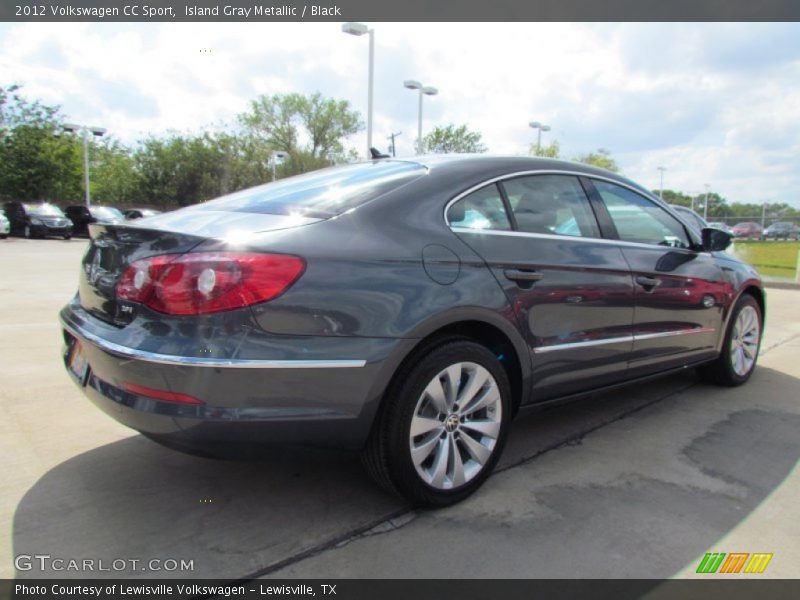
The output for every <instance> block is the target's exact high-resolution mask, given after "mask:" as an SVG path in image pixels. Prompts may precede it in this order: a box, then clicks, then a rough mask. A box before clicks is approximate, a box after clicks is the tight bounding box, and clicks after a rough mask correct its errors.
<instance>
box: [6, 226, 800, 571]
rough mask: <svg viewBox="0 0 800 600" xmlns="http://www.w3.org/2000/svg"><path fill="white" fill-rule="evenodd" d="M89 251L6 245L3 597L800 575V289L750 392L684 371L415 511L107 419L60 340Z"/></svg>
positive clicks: (363, 484) (312, 466)
mask: <svg viewBox="0 0 800 600" xmlns="http://www.w3.org/2000/svg"><path fill="white" fill-rule="evenodd" d="M85 245H86V242H85V240H83V241H81V240H71V241H69V242H64V241H60V240H58V241H57V240H46V241H45V240H22V239H13V238H12V239H9V240H4V241H2V242H0V273H2V277H0V306H1V307H2V310H0V356H2V357H3V359H2V363H0V382H2V383H1V384H0V403H2V413H3V418H2V419H0V469H2V473H3V474H4V483H3V487H2V492H0V529H1V531H2V536H3V537H4V538H5V539H7V540H9V541H10V543H7V544H4V545H3V546H2V549H0V577H14V576H18V577H42V576H51V577H52V576H67V577H86V576H98V577H118V576H140V577H143V576H146V577H174V576H186V577H226V578H237V577H246V576H269V577H582V578H592V577H637V578H643V577H646V578H651V577H652V578H658V577H684V576H687V577H691V576H695V573H694V572H695V569H696V566H697V564H698V562H699V560H700V558H702V556H703V554H704V553H705V552H712V551H713V552H769V553H773V555H774V557H773V559H772V561H771V562H770V563H769V565H768V568H767V569H766V571H765V572H764V573H763V574H762V575H759V577H796V576H797V573H798V570H797V564H799V563H800V543H798V541H797V540H798V539H800V506H798V504H797V501H796V499H797V497H798V495H800V475H798V471H797V462H798V457H800V361H798V356H800V310H798V308H797V307H798V305H800V291H793V290H769V296H768V308H767V312H768V317H767V331H766V336H765V339H764V344H763V346H762V355H761V359H760V367H759V368H758V370H757V371H756V373H755V375H754V376H753V378H752V380H751V381H750V383H749V384H747V385H745V386H743V387H740V388H735V389H723V388H717V387H714V386H710V385H707V384H705V383H701V382H700V381H699V380H698V379H697V378H696V377H695V376H694V374H693V373H692V372H687V373H685V374H681V375H677V376H671V377H668V378H666V379H661V380H657V381H654V382H651V383H648V384H646V385H639V386H636V387H634V388H627V389H624V390H622V391H616V392H613V393H608V394H604V395H597V396H594V397H591V398H588V399H586V400H582V401H580V402H577V403H573V404H571V405H569V406H565V407H562V408H559V409H555V410H551V411H548V412H545V413H540V414H536V415H532V416H529V417H525V418H521V419H518V420H517V422H516V423H515V425H514V428H513V431H512V435H511V439H510V441H509V445H508V447H507V448H506V452H505V454H504V456H503V459H502V461H501V464H500V466H499V472H498V473H496V474H495V475H494V476H493V477H492V478H491V479H490V480H489V481H488V482H487V484H486V485H485V486H484V487H483V488H482V489H481V490H480V491H479V492H478V493H477V494H475V496H473V497H472V498H470V499H468V500H467V501H465V502H463V503H462V504H460V505H458V506H455V507H451V508H448V509H445V510H438V511H415V510H411V509H409V507H407V506H406V505H404V504H403V503H402V502H400V501H398V500H396V499H395V498H393V497H391V496H388V495H386V494H384V493H383V492H382V491H380V490H379V489H377V488H376V487H375V486H374V485H373V484H372V482H371V481H370V480H369V478H368V477H367V475H366V474H365V473H364V472H363V471H362V470H361V467H360V465H359V463H358V461H357V459H356V458H354V457H353V456H351V455H346V454H338V453H333V452H327V451H320V450H316V451H315V450H298V449H286V450H281V451H274V452H273V453H272V454H271V455H269V456H266V457H264V458H263V459H259V460H250V461H244V462H231V461H218V460H208V459H202V458H196V457H192V456H186V455H182V454H179V453H176V452H172V451H170V450H166V449H163V448H161V447H159V446H157V445H155V444H153V443H152V442H149V441H147V440H145V439H143V438H142V437H141V436H138V435H137V434H135V433H134V432H133V431H131V430H128V429H126V428H124V427H123V426H121V425H119V424H118V423H116V422H114V421H113V420H111V419H110V418H108V417H106V416H105V415H104V414H102V413H101V412H100V411H99V410H97V409H95V408H94V407H93V406H92V405H91V404H90V403H89V402H88V401H87V400H86V399H85V398H84V397H83V395H82V394H81V393H80V392H79V391H78V389H77V388H76V387H75V386H74V384H73V383H72V382H71V380H70V379H69V378H68V376H67V375H66V373H65V372H64V369H63V367H62V364H61V357H60V352H61V344H62V341H61V337H60V329H59V326H58V322H57V312H58V310H59V309H60V307H61V306H62V305H63V304H64V303H66V301H67V300H68V299H69V298H70V297H71V296H72V295H73V294H74V292H75V287H76V280H77V269H78V266H79V260H80V256H81V253H82V252H83V250H84V248H85ZM19 555H31V556H33V555H50V556H51V557H53V558H63V559H67V560H70V559H72V560H79V561H82V560H84V559H101V558H102V559H105V561H107V562H106V565H108V564H110V561H112V560H115V559H117V560H124V561H128V562H126V564H125V567H124V568H123V569H121V570H116V571H115V570H112V571H95V572H85V571H54V570H53V569H52V567H51V566H48V567H46V568H45V569H44V570H42V569H41V568H40V565H38V564H33V565H32V567H31V568H30V569H29V570H28V569H27V567H25V568H23V569H16V568H15V560H14V557H16V556H19ZM152 559H158V560H161V561H166V560H170V559H171V560H178V561H180V560H181V559H183V560H188V561H191V562H192V568H191V570H189V569H187V570H184V571H178V572H174V571H166V570H164V569H163V568H162V569H161V570H156V569H158V566H157V565H153V564H149V562H148V561H150V560H152ZM133 560H138V561H140V562H139V563H136V566H131V564H132V563H131V562H130V561H133ZM143 564H145V565H147V566H144V567H143V566H142V565H143ZM160 564H162V565H163V563H160ZM168 564H171V563H168ZM18 566H19V565H18ZM732 576H733V577H735V576H734V575H732ZM739 576H740V577H741V576H742V575H739Z"/></svg>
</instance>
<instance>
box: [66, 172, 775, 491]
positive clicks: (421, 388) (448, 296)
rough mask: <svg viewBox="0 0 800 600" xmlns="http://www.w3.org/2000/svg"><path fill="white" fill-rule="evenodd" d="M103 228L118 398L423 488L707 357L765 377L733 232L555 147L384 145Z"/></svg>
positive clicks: (221, 433)
mask: <svg viewBox="0 0 800 600" xmlns="http://www.w3.org/2000/svg"><path fill="white" fill-rule="evenodd" d="M564 224H567V225H564ZM573 225H574V226H573ZM562 226H563V227H562ZM90 230H91V234H92V240H91V242H90V245H89V249H88V251H87V253H86V255H85V256H84V258H83V264H82V267H81V269H80V270H79V272H78V275H79V285H78V294H77V295H76V296H75V298H74V299H73V300H72V301H71V302H69V303H68V304H67V305H66V306H65V307H64V309H63V310H62V311H61V315H60V317H61V323H62V324H63V335H64V340H65V342H66V345H65V351H64V361H65V366H66V369H67V370H68V372H69V373H70V374H71V375H72V377H73V379H74V380H75V382H76V383H77V385H78V386H79V387H80V388H81V390H82V391H83V392H84V393H85V395H86V396H88V398H89V399H90V400H91V401H92V402H93V403H95V404H96V405H97V406H98V407H99V408H100V409H102V410H103V411H105V412H107V413H108V414H109V415H110V416H112V417H113V418H115V419H117V420H118V421H120V422H121V423H123V424H125V425H127V426H129V427H132V428H133V429H136V430H138V431H140V432H142V433H143V434H144V435H145V436H147V437H149V438H151V439H153V440H156V441H157V442H159V443H161V444H164V445H165V446H168V447H172V448H176V449H179V450H184V451H187V452H202V453H205V454H211V455H225V454H230V453H234V452H235V451H239V450H240V449H241V448H242V447H243V446H252V445H264V444H311V445H314V446H333V447H337V448H348V449H353V450H360V451H361V452H362V453H363V457H364V464H365V466H366V467H367V470H368V471H369V472H370V473H371V474H372V475H373V476H374V477H375V479H376V481H378V482H379V483H380V484H381V485H384V486H385V487H386V488H387V489H390V490H393V491H395V492H397V493H399V494H401V495H402V496H403V497H405V498H406V499H408V500H409V501H411V502H413V503H415V504H420V505H428V506H443V505H447V504H451V503H454V502H457V501H459V500H461V499H463V498H464V497H466V496H467V495H469V494H470V493H472V492H473V491H474V490H475V489H477V488H478V487H479V486H480V485H481V484H482V483H483V482H484V480H485V479H486V478H487V477H488V476H489V474H490V473H491V471H492V469H493V467H494V466H495V464H496V463H497V460H498V458H499V456H500V453H501V452H502V449H503V446H504V445H505V442H506V438H507V436H508V432H509V428H510V423H511V419H512V418H513V417H514V415H516V414H518V413H522V412H528V411H532V410H536V409H541V408H543V407H545V406H550V405H552V404H554V403H557V402H562V401H564V400H567V399H572V398H576V397H579V396H581V395H586V394H590V393H596V392H598V391H600V390H604V389H609V388H611V387H614V386H617V385H619V384H622V383H636V382H642V381H644V380H646V379H648V378H650V377H653V376H656V375H662V374H667V373H673V372H681V371H683V370H685V369H686V368H689V367H697V368H698V369H699V371H700V373H702V375H703V376H704V377H706V378H708V379H710V380H712V381H715V382H717V383H719V384H722V385H730V386H732V385H739V384H743V383H744V382H746V381H747V380H748V379H749V377H750V376H751V374H752V373H753V370H754V368H755V365H756V358H757V356H758V349H759V344H760V341H761V335H762V324H763V315H764V295H763V290H762V285H761V281H760V279H759V276H758V274H757V273H756V271H755V270H754V269H753V268H751V267H749V266H748V265H746V264H744V263H742V262H740V261H738V260H737V259H735V258H734V257H732V256H728V255H727V254H725V253H723V252H721V251H722V250H724V249H725V248H726V247H727V246H728V244H729V243H730V239H731V238H730V235H728V234H726V233H725V232H722V231H719V230H716V229H709V228H705V229H703V230H702V231H696V230H695V229H693V228H691V227H688V226H686V225H685V224H684V223H683V222H682V221H680V220H679V219H677V218H676V217H675V216H674V214H673V213H672V211H671V209H670V208H669V207H668V206H667V205H666V204H664V203H663V202H661V201H660V200H659V199H658V198H657V197H655V196H653V195H652V194H651V193H650V192H649V191H647V190H646V189H645V188H643V187H641V186H639V185H637V184H635V183H633V182H631V181H629V180H627V179H625V178H623V177H620V176H617V175H613V174H611V173H608V172H607V171H604V170H601V169H596V168H593V167H590V166H587V165H579V164H575V163H568V162H562V161H556V160H549V159H542V158H525V157H511V158H502V157H486V156H468V157H465V156H460V157H457V156H449V157H448V156H440V157H430V158H425V157H420V158H417V159H415V160H391V159H389V160H378V161H373V162H369V163H360V164H354V165H347V166H342V167H335V168H330V169H325V170H321V171H316V172H312V173H307V174H305V175H300V176H297V177H291V178H287V179H283V180H281V181H279V182H275V183H270V184H267V185H263V186H260V187H255V188H252V189H248V190H243V191H240V192H237V193H235V194H231V195H229V196H224V197H222V198H219V199H217V200H213V201H210V202H206V203H203V204H199V205H195V206H191V207H187V208H184V209H181V210H177V211H175V212H171V213H166V214H163V215H158V216H155V217H152V218H150V219H147V220H146V221H139V222H130V221H129V222H126V223H119V224H114V225H100V224H94V225H92V226H91V227H90ZM561 230H564V231H567V233H559V231H561Z"/></svg>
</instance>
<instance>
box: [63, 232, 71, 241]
mask: <svg viewBox="0 0 800 600" xmlns="http://www.w3.org/2000/svg"><path fill="white" fill-rule="evenodd" d="M71 237H72V234H71V233H68V234H67V235H65V236H64V239H65V240H68V239H70V238H71Z"/></svg>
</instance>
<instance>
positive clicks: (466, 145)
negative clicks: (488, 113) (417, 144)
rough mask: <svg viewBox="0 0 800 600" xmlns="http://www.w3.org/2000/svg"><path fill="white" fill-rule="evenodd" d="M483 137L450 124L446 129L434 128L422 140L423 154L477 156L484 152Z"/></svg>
mask: <svg viewBox="0 0 800 600" xmlns="http://www.w3.org/2000/svg"><path fill="white" fill-rule="evenodd" d="M482 138H483V136H482V135H481V134H480V133H478V132H477V131H470V130H469V129H467V126H466V125H461V126H460V127H456V126H455V125H453V124H452V123H451V124H450V125H448V126H447V127H436V128H434V129H433V131H431V132H430V133H429V134H428V135H426V136H425V137H423V138H422V148H423V151H424V152H428V153H431V154H450V153H454V154H479V153H482V152H486V150H487V148H486V145H485V144H483V142H482Z"/></svg>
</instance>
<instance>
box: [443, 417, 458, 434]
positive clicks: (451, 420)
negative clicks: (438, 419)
mask: <svg viewBox="0 0 800 600" xmlns="http://www.w3.org/2000/svg"><path fill="white" fill-rule="evenodd" d="M458 424H459V418H458V415H457V414H455V413H454V414H452V415H450V416H449V417H447V420H446V421H445V422H444V428H445V430H446V431H447V433H453V432H454V431H455V430H456V429H458Z"/></svg>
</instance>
